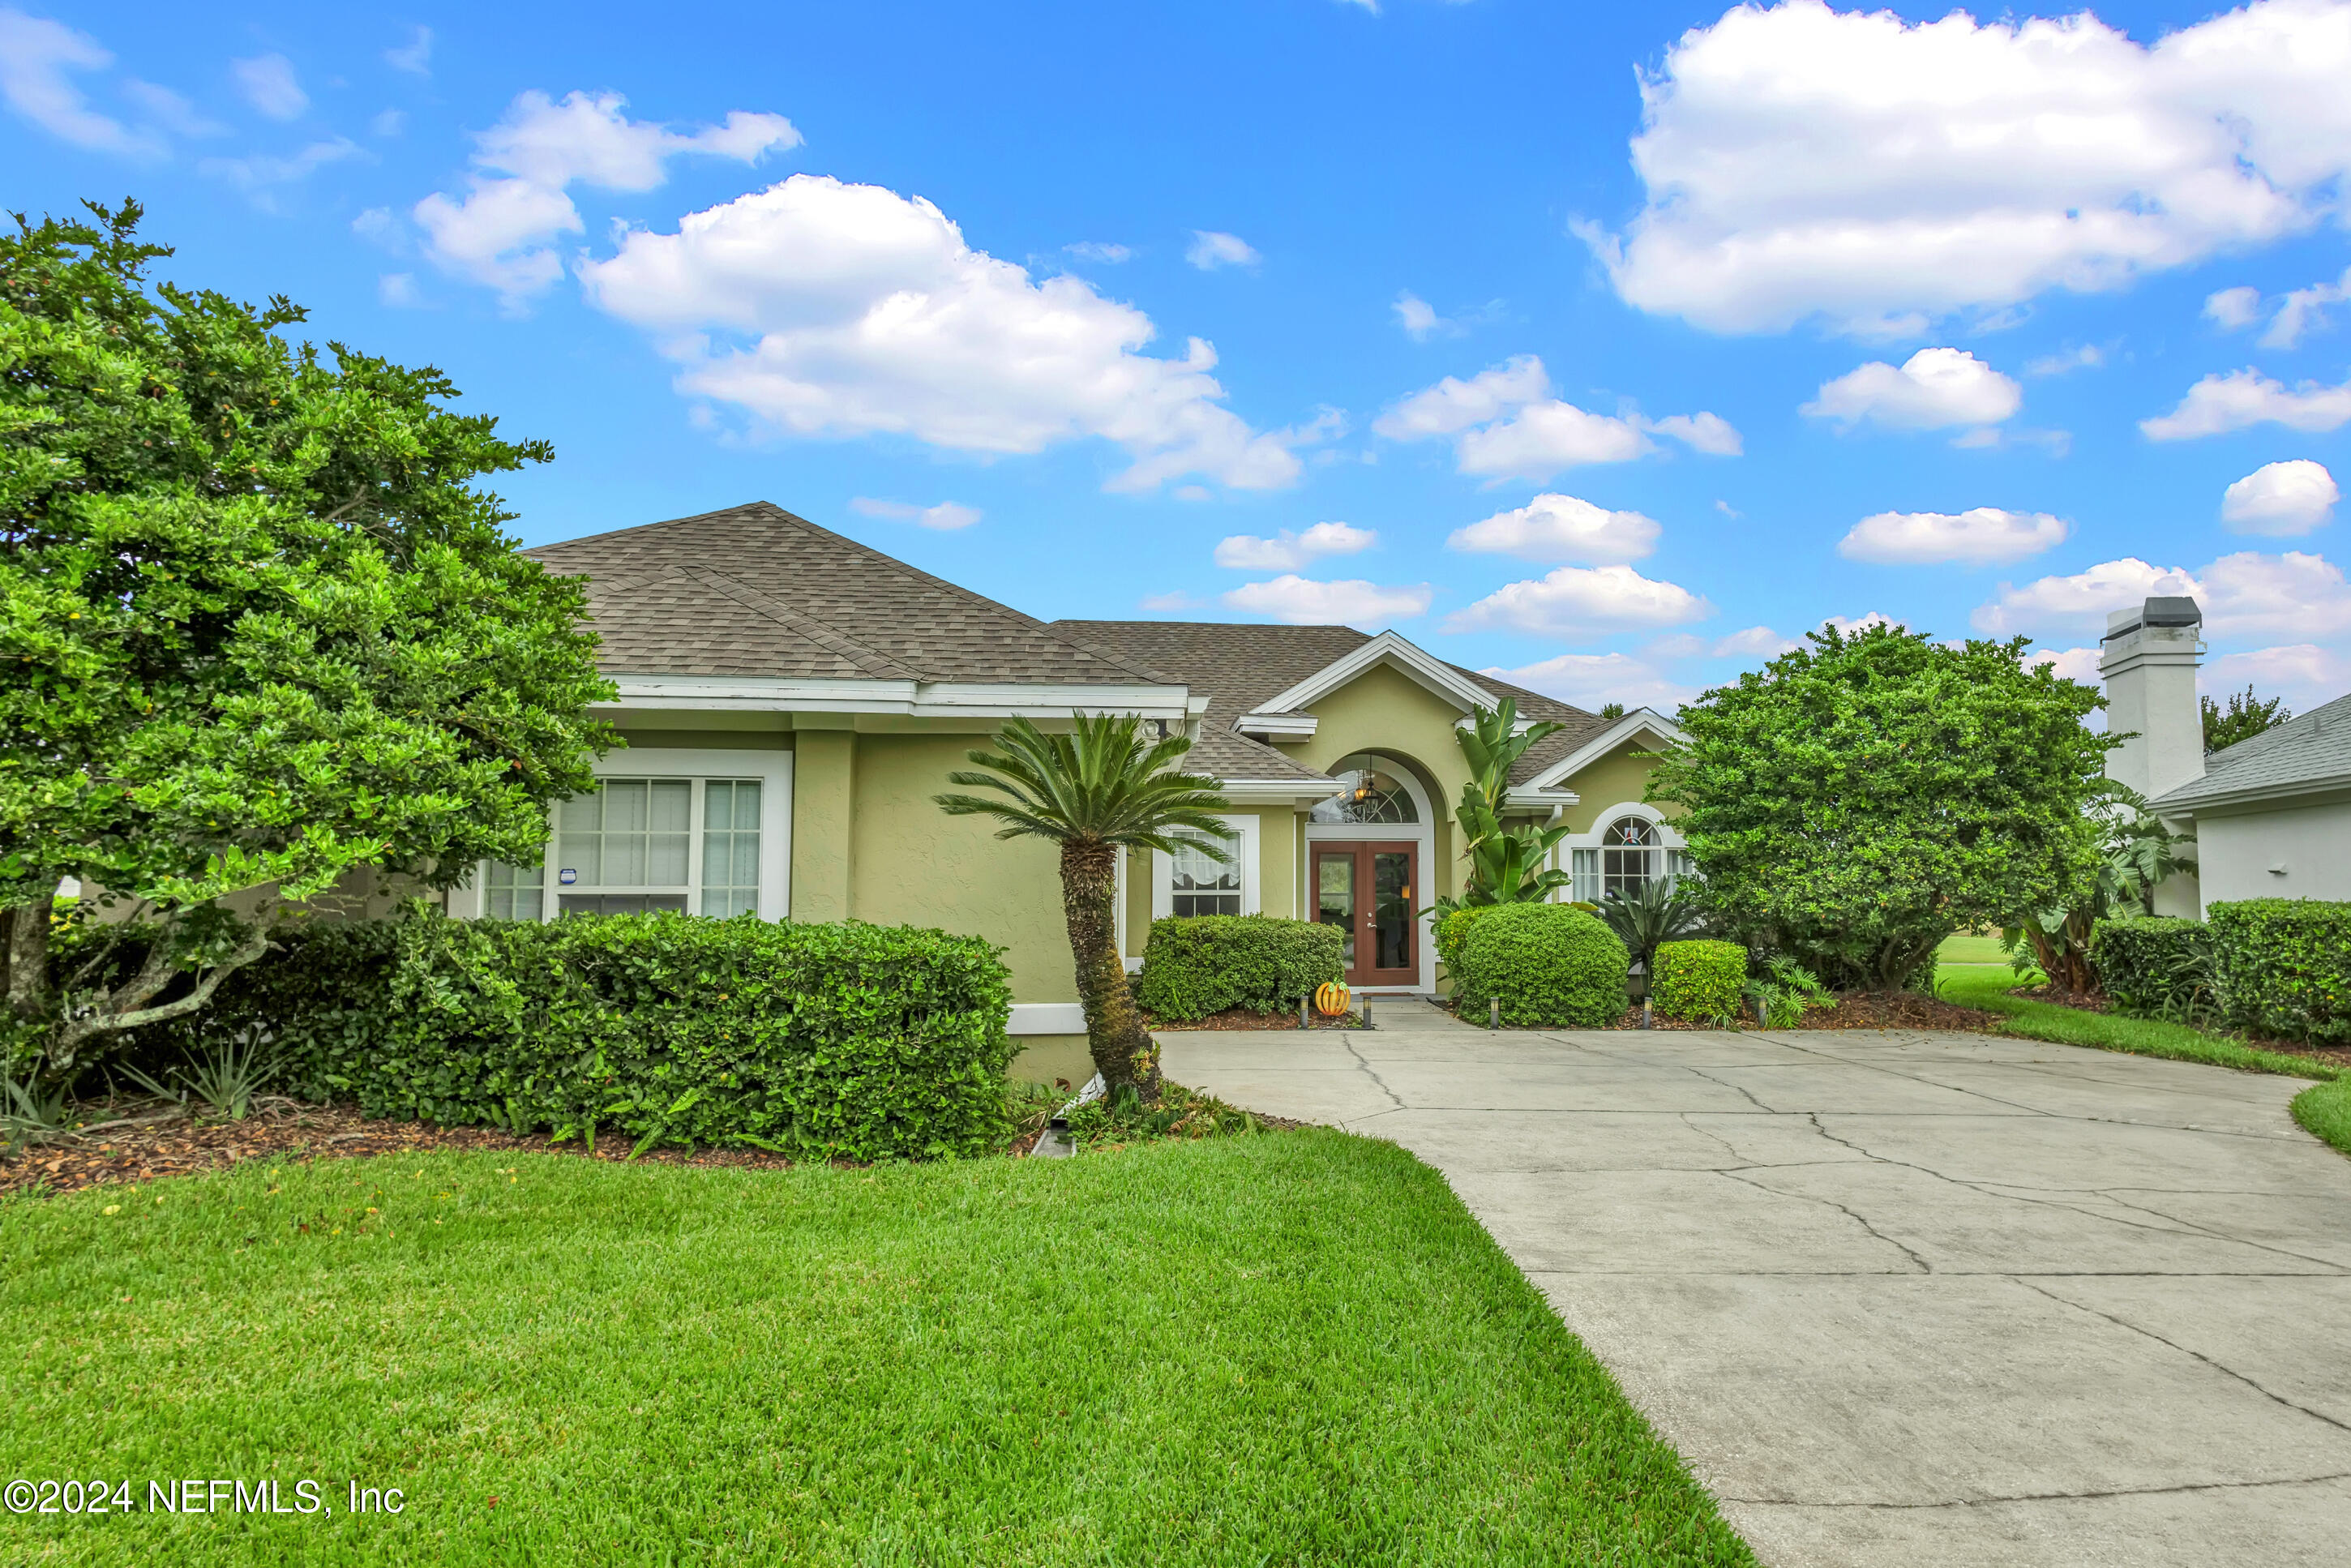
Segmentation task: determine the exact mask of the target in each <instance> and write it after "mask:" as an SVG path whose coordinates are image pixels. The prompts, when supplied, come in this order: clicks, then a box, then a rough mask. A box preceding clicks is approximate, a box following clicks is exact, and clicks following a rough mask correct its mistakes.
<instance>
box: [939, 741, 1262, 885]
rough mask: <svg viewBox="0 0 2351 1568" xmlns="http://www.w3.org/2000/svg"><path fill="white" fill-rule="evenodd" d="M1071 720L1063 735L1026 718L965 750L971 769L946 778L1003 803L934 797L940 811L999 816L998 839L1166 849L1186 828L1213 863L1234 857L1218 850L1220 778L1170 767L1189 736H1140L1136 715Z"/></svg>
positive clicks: (1220, 835) (1220, 837) (1222, 805)
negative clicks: (1199, 838) (991, 742)
mask: <svg viewBox="0 0 2351 1568" xmlns="http://www.w3.org/2000/svg"><path fill="white" fill-rule="evenodd" d="M1072 718H1073V719H1074V721H1075V722H1074V724H1073V725H1072V727H1071V729H1070V731H1069V732H1068V733H1066V734H1062V733H1056V734H1047V733H1046V732H1045V731H1043V730H1040V729H1039V728H1038V727H1037V726H1036V725H1035V724H1033V723H1031V722H1030V721H1029V720H1028V719H1026V718H1014V719H1011V720H1009V721H1008V722H1007V723H1006V725H1005V726H1004V727H1003V729H1002V730H1000V731H999V732H998V734H997V736H996V737H995V749H994V750H987V749H976V750H973V751H971V752H968V753H967V758H968V759H969V760H970V762H971V763H972V764H973V765H974V766H973V768H972V769H962V770H957V771H956V772H953V773H950V774H949V775H947V779H948V782H950V783H953V784H959V785H962V786H964V787H966V788H967V789H988V790H993V791H995V792H996V793H997V794H998V795H1001V796H1003V797H1005V799H1002V800H996V799H990V798H987V797H984V796H978V795H963V794H946V795H938V796H935V797H934V798H933V799H934V800H935V802H936V804H937V805H938V808H939V809H940V810H943V811H945V812H946V813H947V814H948V815H950V816H992V817H995V818H998V820H1000V821H1002V822H1003V823H1004V824H1005V826H1004V827H1003V828H1002V829H1001V830H999V831H998V834H997V837H998V838H1016V837H1021V836H1025V835H1035V836H1037V837H1040V838H1046V839H1050V840H1054V841H1062V842H1067V841H1093V842H1098V843H1107V844H1116V845H1121V846H1125V847H1132V848H1137V849H1155V850H1162V851H1167V852H1173V851H1174V850H1175V847H1176V841H1175V838H1174V836H1173V834H1174V831H1176V830H1182V829H1191V830H1193V831H1197V832H1200V833H1202V834H1204V835H1206V836H1207V839H1208V842H1207V843H1206V844H1203V845H1199V846H1198V847H1199V848H1201V849H1202V850H1203V851H1204V852H1206V853H1207V854H1208V855H1209V856H1210V857H1211V858H1212V859H1216V860H1219V861H1222V860H1228V859H1230V858H1231V857H1230V856H1229V854H1228V852H1226V851H1225V850H1224V849H1223V848H1222V847H1221V841H1222V840H1223V838H1224V835H1225V831H1226V830H1225V827H1224V824H1223V823H1221V822H1219V821H1217V819H1216V816H1215V813H1216V812H1217V811H1221V810H1228V809H1229V808H1228V803H1227V802H1226V800H1225V798H1224V796H1223V795H1222V793H1220V792H1219V790H1218V789H1217V780H1216V779H1212V778H1210V777H1208V776H1207V775H1205V774H1197V773H1177V772H1173V771H1170V770H1169V765H1170V764H1172V763H1173V762H1174V761H1175V759H1176V758H1179V757H1182V756H1183V755H1184V754H1185V753H1186V752H1187V751H1189V750H1190V749H1191V748H1192V743H1191V741H1190V740H1188V739H1187V738H1186V737H1183V736H1180V735H1171V736H1165V737H1157V738H1155V739H1146V738H1145V735H1144V728H1143V721H1142V720H1141V719H1140V718H1139V717H1137V716H1135V715H1134V714H1109V713H1102V714H1085V713H1079V714H1074V715H1072Z"/></svg>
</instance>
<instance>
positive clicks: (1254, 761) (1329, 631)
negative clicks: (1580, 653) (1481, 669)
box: [1052, 621, 1608, 784]
mask: <svg viewBox="0 0 2351 1568" xmlns="http://www.w3.org/2000/svg"><path fill="white" fill-rule="evenodd" d="M1052 629H1053V630H1054V631H1056V632H1061V634H1062V635H1064V636H1067V637H1069V638H1071V640H1072V641H1075V642H1079V643H1085V644H1086V645H1088V646H1090V647H1096V648H1102V649H1106V650H1109V651H1111V652H1113V653H1123V654H1124V655H1125V656H1127V657H1128V658H1132V659H1136V660H1139V661H1141V662H1143V663H1144V664H1150V665H1151V666H1152V667H1153V668H1155V669H1162V670H1166V671H1169V672H1170V673H1172V674H1176V675H1179V676H1181V677H1182V678H1183V679H1184V681H1185V682H1186V684H1187V685H1190V687H1191V688H1192V695H1193V696H1194V697H1196V698H1197V697H1203V696H1205V697H1207V699H1208V710H1207V714H1206V715H1205V716H1203V717H1202V720H1201V723H1200V739H1199V742H1198V744H1197V745H1196V746H1194V747H1193V748H1192V751H1191V755H1190V758H1189V759H1188V760H1189V761H1190V762H1191V763H1192V764H1193V765H1194V766H1196V767H1197V768H1200V769H1201V770H1202V771H1204V772H1208V773H1213V774H1215V775H1216V776H1217V777H1218V778H1219V779H1321V778H1323V777H1325V775H1323V774H1320V773H1317V772H1315V771H1314V770H1313V769H1311V768H1306V767H1304V766H1302V765H1301V764H1300V763H1297V762H1295V761H1292V760H1291V759H1290V758H1288V757H1286V756H1284V755H1283V754H1282V753H1281V751H1280V749H1279V748H1278V747H1272V746H1269V745H1267V744H1266V743H1265V742H1263V741H1259V740H1252V739H1250V738H1249V737H1248V736H1246V735H1243V734H1241V733H1240V732H1239V731H1238V730H1236V729H1234V728H1233V721H1234V720H1235V719H1237V718H1238V717H1240V716H1241V715H1243V714H1245V713H1254V712H1256V711H1257V710H1258V708H1259V705H1261V704H1263V703H1265V702H1267V701H1268V700H1270V698H1272V697H1275V696H1278V695H1280V694H1281V693H1283V692H1286V691H1288V690H1289V689H1290V687H1292V686H1294V685H1298V684H1299V683H1300V682H1301V681H1303V680H1305V679H1306V678H1307V677H1308V676H1310V675H1311V674H1314V673H1315V672H1316V671H1318V670H1321V669H1323V668H1325V667H1326V666H1328V665H1330V664H1335V663H1337V662H1338V661H1339V660H1341V659H1343V658H1345V657H1346V656H1347V655H1348V654H1349V653H1353V652H1354V651H1355V650H1356V649H1357V648H1359V647H1361V646H1362V645H1363V644H1364V643H1368V642H1370V641H1371V639H1370V638H1369V637H1368V636H1366V635H1365V634H1364V633H1363V632H1358V631H1356V630H1355V629H1354V628H1353V627H1352V626H1262V625H1248V624H1226V623H1224V622H1201V621H1056V622H1053V625H1052ZM1452 668H1454V669H1456V670H1459V671H1460V673H1461V674H1464V675H1466V676H1468V678H1469V679H1470V680H1472V681H1475V682H1476V683H1478V685H1480V686H1482V687H1483V688H1485V689H1486V690H1487V691H1489V692H1491V693H1493V694H1494V695H1496V696H1497V697H1502V696H1510V697H1515V698H1517V699H1518V705H1519V713H1520V716H1521V717H1525V718H1548V719H1557V720H1559V721H1560V722H1562V724H1564V725H1565V726H1566V728H1565V729H1564V730H1562V732H1561V733H1560V734H1558V735H1554V736H1552V737H1549V738H1548V739H1546V740H1544V741H1543V742H1542V743H1541V744H1540V745H1538V746H1536V747H1533V748H1532V749H1531V750H1530V751H1529V752H1528V754H1527V755H1526V756H1525V757H1523V758H1520V759H1519V765H1518V766H1517V767H1516V768H1512V769H1511V770H1510V782H1511V783H1513V784H1522V783H1524V782H1526V780H1528V779H1531V778H1533V777H1534V776H1535V775H1536V774H1537V773H1539V772H1541V770H1542V769H1543V768H1546V767H1549V766H1550V765H1551V764H1552V763H1553V762H1556V761H1558V760H1559V759H1560V758H1562V757H1565V756H1566V755H1567V754H1568V753H1569V752H1571V751H1573V750H1574V749H1575V748H1576V747H1578V746H1581V745H1583V742H1584V741H1586V740H1588V739H1590V738H1591V737H1593V735H1594V734H1596V733H1598V732H1599V731H1600V730H1603V729H1604V728H1606V727H1607V724H1608V721H1606V720H1604V719H1602V718H1600V717H1598V716H1594V715H1593V714H1588V713H1586V712H1584V711H1583V709H1582V708H1579V707H1572V706H1569V705H1568V704H1566V703H1563V702H1558V701H1555V700H1553V699H1552V698H1550V697H1547V696H1544V695H1541V694H1540V693H1537V692H1531V691H1527V690H1525V689H1523V688H1521V687H1519V686H1514V685H1510V683H1509V682H1508V681H1499V680H1496V679H1495V678H1494V677H1493V676H1491V675H1481V674H1478V673H1477V672H1476V671H1474V670H1466V669H1462V668H1461V666H1460V665H1458V664H1456V665H1453V666H1452Z"/></svg>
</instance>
